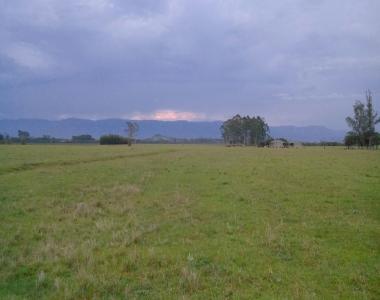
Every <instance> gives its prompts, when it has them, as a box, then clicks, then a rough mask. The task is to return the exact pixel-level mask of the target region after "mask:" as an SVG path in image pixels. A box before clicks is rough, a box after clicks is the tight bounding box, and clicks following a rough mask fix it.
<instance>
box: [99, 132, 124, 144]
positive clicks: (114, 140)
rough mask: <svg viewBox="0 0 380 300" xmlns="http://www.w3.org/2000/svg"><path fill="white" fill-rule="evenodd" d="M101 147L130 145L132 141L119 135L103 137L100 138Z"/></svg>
mask: <svg viewBox="0 0 380 300" xmlns="http://www.w3.org/2000/svg"><path fill="white" fill-rule="evenodd" d="M99 141H100V145H121V144H128V145H129V144H130V140H129V139H128V138H126V137H123V136H120V135H117V134H108V135H102V136H101V137H100V140H99Z"/></svg>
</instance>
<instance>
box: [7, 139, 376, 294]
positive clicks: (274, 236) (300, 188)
mask: <svg viewBox="0 0 380 300" xmlns="http://www.w3.org/2000/svg"><path fill="white" fill-rule="evenodd" d="M124 156H125V157H124ZM80 162H84V163H80ZM0 163H1V170H3V172H2V175H1V176H0V191H1V193H0V298H1V299H3V298H5V299H7V298H8V299H18V298H20V299H24V298H28V299H41V298H42V299H43V298H45V299H51V298H56V299H60V298H66V299H78V298H80V299H86V298H87V299H88V298H103V299H108V298H112V297H113V298H131V299H134V298H136V299H178V298H182V297H184V298H195V299H208V298H216V299H220V298H227V299H228V298H231V299H244V298H246V299H252V298H265V299H268V298H281V299H284V298H289V299H293V298H300V299H312V298H315V299H320V298H326V299H327V298H341V299H348V298H357V299H376V298H379V297H380V295H379V292H378V286H379V283H380V282H379V275H380V258H379V246H380V245H379V244H380V243H379V241H380V239H379V237H380V205H379V201H380V199H379V198H380V197H379V195H380V153H379V152H378V151H347V150H344V149H342V148H327V149H322V148H305V149H257V148H225V147H221V146H182V145H167V146H164V145H156V146H154V145H143V146H142V145H138V146H136V147H132V149H131V148H128V147H118V146H117V147H102V146H25V147H24V146H1V147H0ZM25 165H26V166H33V167H30V168H28V167H27V168H25V169H23V168H20V169H21V170H22V172H20V171H16V172H15V171H14V170H15V169H13V168H19V167H20V166H25ZM7 170H8V171H7ZM10 170H12V172H9V171H10Z"/></svg>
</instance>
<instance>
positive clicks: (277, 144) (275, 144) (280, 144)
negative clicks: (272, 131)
mask: <svg viewBox="0 0 380 300" xmlns="http://www.w3.org/2000/svg"><path fill="white" fill-rule="evenodd" d="M287 144H288V143H287V142H286V141H284V140H280V139H275V140H271V141H270V143H269V148H287Z"/></svg>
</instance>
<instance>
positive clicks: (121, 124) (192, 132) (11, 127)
mask: <svg viewBox="0 0 380 300" xmlns="http://www.w3.org/2000/svg"><path fill="white" fill-rule="evenodd" d="M136 122H137V123H138V124H139V126H140V130H139V133H138V137H139V138H148V137H152V136H154V135H156V134H160V135H163V136H168V137H175V138H220V129H219V128H220V126H221V124H222V121H209V122H190V121H155V120H142V121H136ZM124 128H125V120H123V119H104V120H96V121H93V120H86V119H74V118H71V119H64V120H56V121H53V120H43V119H3V120H0V133H7V134H9V135H12V136H16V135H17V131H18V130H19V129H20V130H27V131H29V132H30V134H31V135H32V136H42V135H50V136H54V137H58V138H71V137H72V136H73V135H79V134H91V135H92V136H94V137H96V138H98V137H99V136H101V135H103V134H108V133H113V134H125V132H124ZM270 134H271V136H273V137H275V138H278V137H283V138H286V139H289V140H294V141H304V142H319V141H341V140H342V139H343V137H344V134H345V132H344V131H342V130H334V129H329V128H327V127H324V126H303V127H299V126H271V127H270Z"/></svg>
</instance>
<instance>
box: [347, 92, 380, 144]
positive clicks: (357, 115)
mask: <svg viewBox="0 0 380 300" xmlns="http://www.w3.org/2000/svg"><path fill="white" fill-rule="evenodd" d="M366 100H367V102H366V104H364V103H362V102H361V101H356V102H355V104H354V106H353V107H354V116H353V117H347V118H346V122H347V124H348V126H350V127H351V128H352V131H351V132H350V133H349V134H348V136H349V139H350V140H351V141H352V140H353V137H354V136H355V137H356V138H355V140H356V144H358V145H359V146H360V147H364V146H366V147H367V148H368V147H373V146H374V140H375V137H376V131H375V125H376V124H377V123H379V122H380V118H377V112H375V111H374V108H373V104H372V93H371V91H370V90H367V91H366Z"/></svg>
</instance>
